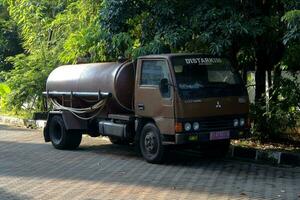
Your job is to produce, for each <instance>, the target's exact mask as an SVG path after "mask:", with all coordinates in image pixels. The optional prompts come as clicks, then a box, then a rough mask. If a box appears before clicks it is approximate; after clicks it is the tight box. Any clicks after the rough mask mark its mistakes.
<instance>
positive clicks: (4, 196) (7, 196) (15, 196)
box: [0, 188, 30, 200]
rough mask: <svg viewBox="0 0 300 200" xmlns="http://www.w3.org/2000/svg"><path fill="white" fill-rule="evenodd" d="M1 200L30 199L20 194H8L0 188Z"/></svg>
mask: <svg viewBox="0 0 300 200" xmlns="http://www.w3.org/2000/svg"><path fill="white" fill-rule="evenodd" d="M0 199H3V200H4V199H13V200H29V199H30V198H29V197H26V196H24V195H19V194H13V193H10V192H7V191H6V190H4V189H2V188H0Z"/></svg>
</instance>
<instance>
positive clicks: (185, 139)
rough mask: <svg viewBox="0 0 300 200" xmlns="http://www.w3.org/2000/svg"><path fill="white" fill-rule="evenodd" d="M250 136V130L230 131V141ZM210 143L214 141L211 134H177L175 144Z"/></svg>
mask: <svg viewBox="0 0 300 200" xmlns="http://www.w3.org/2000/svg"><path fill="white" fill-rule="evenodd" d="M248 134H249V130H230V136H229V138H228V139H239V138H245V137H247V135H248ZM208 141H212V140H210V132H203V133H176V134H175V144H193V143H199V142H208Z"/></svg>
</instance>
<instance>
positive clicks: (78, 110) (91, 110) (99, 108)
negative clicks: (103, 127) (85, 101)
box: [50, 98, 107, 120]
mask: <svg viewBox="0 0 300 200" xmlns="http://www.w3.org/2000/svg"><path fill="white" fill-rule="evenodd" d="M50 100H51V103H52V104H53V105H54V106H55V107H56V108H57V109H59V110H67V111H69V112H71V113H72V114H73V115H74V116H76V117H78V118H79V119H82V120H90V119H93V118H95V117H96V116H97V115H99V114H100V113H101V111H102V110H103V109H104V107H105V105H106V103H107V98H105V99H102V100H101V101H99V102H97V103H96V104H94V105H93V106H91V107H88V108H72V107H66V106H63V105H61V104H60V103H58V102H57V100H56V99H53V98H51V99H50ZM94 112H96V113H95V114H93V115H92V116H90V117H82V116H80V115H84V114H89V113H94Z"/></svg>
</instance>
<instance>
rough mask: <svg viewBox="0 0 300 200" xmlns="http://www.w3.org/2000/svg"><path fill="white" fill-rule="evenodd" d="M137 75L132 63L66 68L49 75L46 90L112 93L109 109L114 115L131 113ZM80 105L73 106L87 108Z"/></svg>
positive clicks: (71, 66)
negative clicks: (124, 112)
mask: <svg viewBox="0 0 300 200" xmlns="http://www.w3.org/2000/svg"><path fill="white" fill-rule="evenodd" d="M134 73H135V69H134V64H133V63H132V62H126V63H116V62H111V63H93V64H79V65H65V66H61V67H58V68H56V69H55V70H54V71H53V72H52V73H51V74H50V75H49V77H48V80H47V86H46V90H47V92H54V91H55V92H109V93H111V94H112V98H111V101H110V104H109V105H111V107H112V108H109V110H111V113H118V112H119V111H120V112H122V111H124V110H127V111H130V110H132V108H133V97H134V82H135V74H134ZM83 98H84V97H83ZM87 99H89V98H87ZM77 100H78V99H77ZM78 102H80V101H76V100H75V99H74V102H73V104H72V105H73V106H76V107H81V106H82V107H84V106H86V104H80V103H78ZM85 103H86V102H85ZM109 105H108V106H109Z"/></svg>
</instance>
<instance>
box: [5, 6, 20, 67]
mask: <svg viewBox="0 0 300 200" xmlns="http://www.w3.org/2000/svg"><path fill="white" fill-rule="evenodd" d="M6 9H7V7H6V5H4V2H1V1H0V70H9V69H10V68H11V64H10V63H8V62H7V61H6V58H7V57H8V56H12V55H16V54H18V53H21V52H22V51H23V50H22V47H21V41H20V38H19V35H18V32H17V26H16V24H15V23H14V22H13V21H12V20H11V19H10V17H9V15H8V12H7V10H6Z"/></svg>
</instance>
